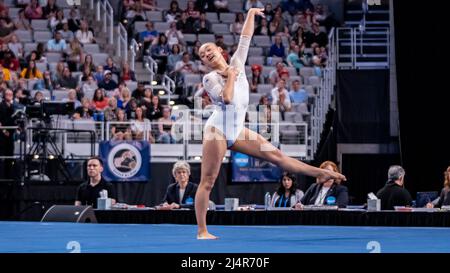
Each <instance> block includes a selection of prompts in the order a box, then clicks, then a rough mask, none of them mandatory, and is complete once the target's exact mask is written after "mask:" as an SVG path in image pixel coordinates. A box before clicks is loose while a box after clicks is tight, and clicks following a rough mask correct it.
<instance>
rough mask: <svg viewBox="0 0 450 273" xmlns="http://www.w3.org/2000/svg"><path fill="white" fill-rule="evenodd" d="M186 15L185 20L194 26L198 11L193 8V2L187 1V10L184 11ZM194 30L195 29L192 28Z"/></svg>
mask: <svg viewBox="0 0 450 273" xmlns="http://www.w3.org/2000/svg"><path fill="white" fill-rule="evenodd" d="M185 12H186V15H187V20H188V22H189V23H190V24H194V23H195V22H196V21H197V19H198V18H199V17H200V10H199V9H198V8H197V7H196V6H195V3H194V1H193V0H189V1H188V2H187V8H186V10H185ZM193 29H195V28H193Z"/></svg>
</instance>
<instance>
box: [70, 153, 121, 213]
mask: <svg viewBox="0 0 450 273" xmlns="http://www.w3.org/2000/svg"><path fill="white" fill-rule="evenodd" d="M102 172H103V161H102V159H101V158H100V157H96V156H94V157H91V158H89V159H88V162H87V173H88V177H89V181H87V182H84V183H82V184H81V185H80V186H79V187H78V190H77V196H76V199H75V206H81V205H89V206H93V207H94V208H97V198H99V197H100V192H101V191H102V190H107V191H108V198H111V199H112V200H111V205H114V204H115V203H116V200H117V197H116V191H115V190H114V188H113V185H112V184H111V183H108V182H106V181H105V180H103V178H102Z"/></svg>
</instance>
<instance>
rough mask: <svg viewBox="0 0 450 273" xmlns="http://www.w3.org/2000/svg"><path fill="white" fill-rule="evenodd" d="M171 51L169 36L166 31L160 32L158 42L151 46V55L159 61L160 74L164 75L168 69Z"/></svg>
mask: <svg viewBox="0 0 450 273" xmlns="http://www.w3.org/2000/svg"><path fill="white" fill-rule="evenodd" d="M169 53H170V47H169V44H168V43H167V37H166V35H165V34H164V33H160V34H159V38H158V42H157V43H156V44H153V45H152V46H151V48H150V55H151V56H152V58H153V59H155V61H156V62H157V63H158V74H160V75H162V74H164V73H165V71H166V66H167V57H168V56H169Z"/></svg>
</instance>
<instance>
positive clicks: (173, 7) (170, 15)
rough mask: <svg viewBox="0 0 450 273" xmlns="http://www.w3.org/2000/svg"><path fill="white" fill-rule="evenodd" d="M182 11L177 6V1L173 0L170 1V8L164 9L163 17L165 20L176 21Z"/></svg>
mask: <svg viewBox="0 0 450 273" xmlns="http://www.w3.org/2000/svg"><path fill="white" fill-rule="evenodd" d="M182 12H183V11H182V10H181V9H180V7H179V6H178V1H176V0H173V1H171V2H170V9H169V10H166V11H164V13H165V15H164V18H165V19H166V22H168V23H172V22H175V23H176V22H177V21H178V20H179V19H180V18H181V13H182Z"/></svg>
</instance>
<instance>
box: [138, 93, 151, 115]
mask: <svg viewBox="0 0 450 273" xmlns="http://www.w3.org/2000/svg"><path fill="white" fill-rule="evenodd" d="M152 98H153V90H152V89H151V88H145V91H144V96H143V97H142V98H141V99H140V101H139V106H141V107H142V109H144V110H145V112H147V111H148V110H149V109H150V106H151V104H152Z"/></svg>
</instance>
